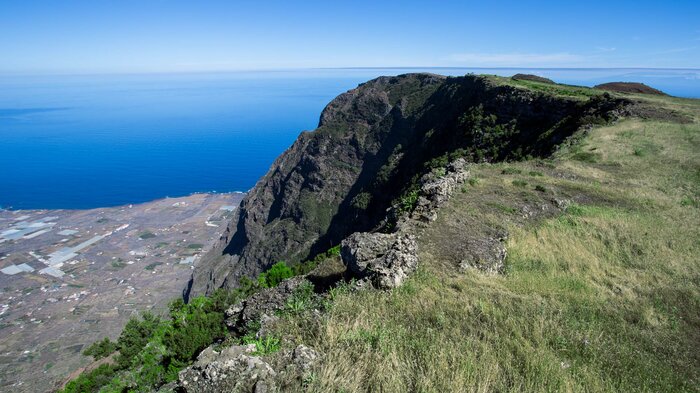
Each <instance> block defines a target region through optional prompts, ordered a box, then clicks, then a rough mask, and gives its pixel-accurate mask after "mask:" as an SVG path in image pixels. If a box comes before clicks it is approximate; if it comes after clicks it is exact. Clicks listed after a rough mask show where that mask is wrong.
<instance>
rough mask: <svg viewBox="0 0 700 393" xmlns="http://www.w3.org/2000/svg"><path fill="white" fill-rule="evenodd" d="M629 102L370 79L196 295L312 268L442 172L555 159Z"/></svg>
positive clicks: (298, 146) (227, 236) (266, 185)
mask: <svg viewBox="0 0 700 393" xmlns="http://www.w3.org/2000/svg"><path fill="white" fill-rule="evenodd" d="M555 86H559V85H555ZM571 91H573V93H572V92H571ZM624 104H625V101H624V100H622V99H619V98H612V97H611V96H609V95H607V94H603V93H600V94H598V93H597V92H593V93H590V92H589V90H586V94H584V95H581V94H578V93H577V91H576V90H571V89H569V88H568V87H562V88H561V89H557V88H552V89H551V90H549V91H543V90H538V89H532V88H529V86H519V85H517V83H516V82H515V81H513V83H510V81H508V82H507V83H506V82H504V80H503V79H502V78H495V77H487V76H474V75H467V76H464V77H457V78H449V77H444V76H439V75H432V74H407V75H401V76H397V77H380V78H377V79H374V80H372V81H369V82H367V83H364V84H361V85H360V86H358V87H357V88H355V89H353V90H350V91H348V92H346V93H344V94H341V95H340V96H338V97H337V98H336V99H334V100H333V101H332V102H331V103H329V104H328V106H327V107H326V108H325V109H324V110H323V112H322V114H321V118H320V121H319V125H318V128H317V129H316V130H314V131H312V132H303V133H302V134H301V135H300V136H299V138H298V139H297V140H296V142H294V144H293V145H292V146H291V147H290V148H289V149H288V150H287V151H286V152H285V153H284V154H282V155H281V156H280V157H279V158H278V159H277V160H276V161H275V162H274V163H273V165H272V167H271V168H270V170H269V171H268V173H267V174H266V175H265V176H264V177H263V178H261V179H260V181H258V183H257V184H256V185H255V187H254V188H253V189H252V190H251V191H250V193H249V194H248V195H247V197H246V198H245V199H244V200H243V202H242V203H241V206H240V209H239V211H238V215H237V217H236V218H235V219H234V220H232V222H231V223H230V224H229V225H228V228H227V229H226V231H225V233H224V234H223V235H222V236H221V238H220V240H219V241H218V243H217V244H216V246H215V247H214V248H213V249H212V250H211V251H210V252H209V253H208V254H207V255H205V256H204V257H203V258H202V260H201V261H200V262H199V263H198V265H197V266H196V268H195V270H194V273H193V276H192V280H191V282H190V285H189V287H188V288H187V290H186V296H191V295H197V294H204V293H211V292H212V291H213V290H214V289H216V288H219V287H224V288H231V287H235V286H236V284H237V283H238V281H239V280H240V278H241V277H243V276H248V277H252V276H254V275H256V274H258V273H259V272H261V271H263V270H264V269H265V268H267V267H269V266H270V265H272V264H274V263H275V262H278V261H281V260H283V261H286V262H288V263H298V262H301V261H304V260H306V259H308V258H310V257H313V256H314V255H316V254H318V253H321V252H324V251H325V250H327V249H328V248H330V247H332V246H335V245H338V244H339V243H340V242H341V241H342V240H343V239H344V238H345V237H347V236H348V235H350V234H351V233H353V232H357V231H368V230H371V229H376V228H377V227H378V226H380V225H385V224H386V221H385V218H386V210H387V208H388V207H389V206H391V204H392V202H395V201H396V200H397V199H398V198H399V197H401V196H402V195H406V193H407V192H410V190H411V189H415V187H416V186H417V182H416V180H417V179H418V178H420V176H421V175H423V174H424V173H426V172H427V171H428V170H429V169H431V168H432V167H435V166H439V165H444V164H445V163H446V162H447V161H450V160H453V159H455V158H458V157H463V158H465V159H466V160H468V161H471V162H492V161H500V160H508V159H520V158H525V157H538V156H545V155H548V154H550V153H551V152H552V151H553V150H554V149H555V148H556V146H557V145H559V144H560V143H562V142H563V141H564V140H565V139H566V138H568V137H570V136H572V135H573V134H574V133H575V132H576V131H577V130H579V129H580V128H581V127H582V126H583V125H584V124H589V123H596V122H598V123H599V122H606V121H608V120H610V119H611V118H613V117H614V116H615V113H616V111H620V110H621V108H622V107H623V106H624Z"/></svg>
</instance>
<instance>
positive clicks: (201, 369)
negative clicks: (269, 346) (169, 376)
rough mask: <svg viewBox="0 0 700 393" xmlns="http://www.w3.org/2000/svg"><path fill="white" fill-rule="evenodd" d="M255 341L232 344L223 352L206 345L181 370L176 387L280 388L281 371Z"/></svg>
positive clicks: (205, 390)
mask: <svg viewBox="0 0 700 393" xmlns="http://www.w3.org/2000/svg"><path fill="white" fill-rule="evenodd" d="M254 352H255V345H253V344H251V345H243V346H232V347H228V348H224V349H223V350H221V351H220V352H217V351H215V350H214V349H212V348H211V347H209V348H206V349H205V350H204V351H202V353H200V354H199V356H198V357H197V361H196V362H195V363H194V364H193V365H192V366H190V367H187V368H186V369H184V370H182V371H180V374H179V378H178V386H177V388H176V391H179V392H183V393H184V392H187V393H189V392H192V393H219V392H235V393H244V392H246V393H247V392H251V393H263V392H274V391H275V390H276V382H275V377H276V376H277V373H276V372H275V370H273V369H272V367H270V365H269V364H268V363H266V362H265V361H263V360H262V359H261V358H260V357H258V356H254V355H253V353H254Z"/></svg>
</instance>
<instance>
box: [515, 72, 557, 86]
mask: <svg viewBox="0 0 700 393" xmlns="http://www.w3.org/2000/svg"><path fill="white" fill-rule="evenodd" d="M511 78H512V79H514V80H516V81H533V82H541V83H550V84H554V81H553V80H551V79H549V78H545V77H542V76H537V75H532V74H515V75H513V76H511Z"/></svg>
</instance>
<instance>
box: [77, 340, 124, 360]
mask: <svg viewBox="0 0 700 393" xmlns="http://www.w3.org/2000/svg"><path fill="white" fill-rule="evenodd" d="M116 350H117V344H115V343H113V342H112V341H111V340H110V339H109V338H108V337H105V338H104V340H102V341H96V342H94V343H92V345H90V346H89V347H87V349H85V350H84V351H83V355H85V356H92V357H93V358H94V359H95V360H99V359H102V358H105V357H107V356H109V355H111V354H112V353H114V351H116Z"/></svg>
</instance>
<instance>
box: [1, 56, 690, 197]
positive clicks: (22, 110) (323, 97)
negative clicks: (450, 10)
mask: <svg viewBox="0 0 700 393" xmlns="http://www.w3.org/2000/svg"><path fill="white" fill-rule="evenodd" d="M418 71H429V72H435V73H439V74H446V75H463V74H466V73H469V72H474V73H488V74H498V75H504V76H510V75H512V74H514V73H517V72H527V73H534V74H538V75H542V76H546V77H549V78H552V79H554V80H555V81H557V82H562V83H569V84H578V85H586V86H591V85H594V84H598V83H602V82H609V81H638V82H644V83H647V84H649V85H651V86H653V87H656V88H659V89H661V90H664V91H666V92H667V93H669V94H672V95H677V96H683V97H700V70H659V69H596V70H591V69H527V70H521V69H468V68H464V69H456V68H450V69H445V68H442V69H429V68H415V69H332V70H300V71H266V72H235V73H216V74H194V73H193V74H147V75H146V74H144V75H90V76H87V75H84V76H66V75H63V76H28V75H13V76H0V207H4V208H14V209H37V208H70V209H75V208H78V209H82V208H92V207H105V206H114V205H121V204H128V203H138V202H145V201H149V200H153V199H157V198H162V197H166V196H171V197H173V196H182V195H188V194H191V193H195V192H211V191H216V192H228V191H246V190H248V189H250V188H251V187H252V186H253V185H254V184H255V182H256V181H257V179H258V178H260V177H261V176H262V175H264V174H265V172H266V171H267V169H268V168H269V166H270V165H271V164H272V162H273V160H274V159H275V158H276V157H277V156H278V155H279V154H280V153H282V152H283V151H284V150H285V149H286V148H287V147H288V146H289V145H291V144H292V142H294V140H295V139H296V137H297V135H298V134H299V133H300V132H301V131H303V130H312V129H314V128H315V127H316V125H317V123H318V118H319V115H320V113H321V110H322V109H323V107H324V106H325V105H326V104H327V103H328V102H329V101H330V100H331V99H333V98H334V97H335V96H337V95H338V94H340V93H342V92H344V91H346V90H348V89H351V88H353V87H355V86H357V84H359V83H361V82H364V81H366V80H368V79H370V78H373V77H376V76H379V75H397V74H402V73H406V72H418Z"/></svg>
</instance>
